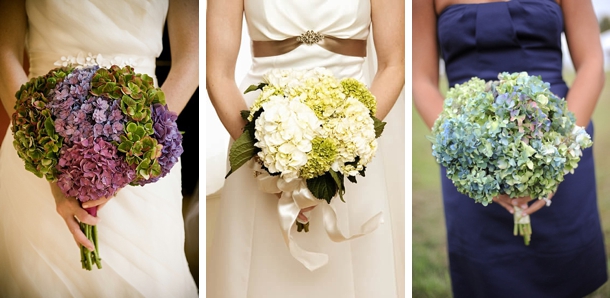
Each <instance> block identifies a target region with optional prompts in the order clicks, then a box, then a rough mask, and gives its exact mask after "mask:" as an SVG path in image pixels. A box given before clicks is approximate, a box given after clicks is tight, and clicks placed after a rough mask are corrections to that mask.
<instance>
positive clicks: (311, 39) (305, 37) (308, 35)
mask: <svg viewBox="0 0 610 298" xmlns="http://www.w3.org/2000/svg"><path fill="white" fill-rule="evenodd" d="M322 39H324V35H322V34H320V33H318V32H314V31H313V30H307V31H306V32H305V33H303V34H301V35H300V36H298V37H297V41H298V42H302V43H304V44H306V45H312V44H315V43H318V42H320V41H321V40H322Z"/></svg>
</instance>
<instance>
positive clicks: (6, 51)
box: [0, 0, 28, 117]
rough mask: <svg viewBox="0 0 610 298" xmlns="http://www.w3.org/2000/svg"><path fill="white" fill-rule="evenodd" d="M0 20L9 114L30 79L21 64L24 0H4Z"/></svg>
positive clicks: (2, 87) (0, 65)
mask: <svg viewBox="0 0 610 298" xmlns="http://www.w3.org/2000/svg"><path fill="white" fill-rule="evenodd" d="M0 20H2V21H0V98H1V99H2V104H3V106H4V109H5V110H6V112H7V114H8V115H9V117H10V115H12V114H13V112H14V111H15V102H16V101H17V99H16V98H15V93H16V92H17V91H18V90H19V88H20V87H21V85H22V84H23V83H25V82H27V80H28V78H27V75H26V74H25V72H24V71H23V64H22V63H23V52H24V48H25V32H26V28H27V16H26V12H25V1H18V0H15V1H1V2H0Z"/></svg>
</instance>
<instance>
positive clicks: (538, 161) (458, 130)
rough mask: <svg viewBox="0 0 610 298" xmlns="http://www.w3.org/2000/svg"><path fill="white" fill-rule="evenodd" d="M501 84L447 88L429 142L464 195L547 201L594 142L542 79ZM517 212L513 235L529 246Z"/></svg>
mask: <svg viewBox="0 0 610 298" xmlns="http://www.w3.org/2000/svg"><path fill="white" fill-rule="evenodd" d="M498 79H499V80H497V81H490V82H487V83H486V82H485V81H483V80H481V79H479V78H476V77H475V78H472V79H471V80H469V81H467V82H465V83H463V84H457V85H455V87H453V88H450V89H449V91H448V92H447V96H446V99H445V101H444V105H443V111H442V113H441V115H440V116H439V118H438V119H437V120H436V122H435V123H434V125H433V127H432V136H429V137H428V139H429V140H430V141H431V142H432V155H433V156H434V158H435V159H436V161H437V162H438V163H439V164H441V165H442V166H443V167H445V168H446V169H447V177H448V178H449V179H451V181H452V182H453V184H454V185H455V186H456V188H457V190H458V191H459V192H461V193H463V194H465V195H468V196H469V197H471V198H473V199H474V200H475V202H478V203H481V204H483V205H485V206H486V205H487V204H489V203H491V202H492V199H493V198H494V197H497V196H499V195H501V194H506V195H508V196H509V197H511V198H517V197H525V196H529V197H531V198H534V199H542V198H546V197H548V196H549V195H550V194H551V193H554V192H555V191H556V189H557V186H558V185H559V183H560V182H562V181H563V179H564V175H566V174H567V173H573V172H574V169H575V168H576V167H577V166H578V161H579V160H580V156H582V151H581V150H582V149H584V148H588V147H590V146H592V141H591V137H590V136H589V135H588V134H587V133H586V132H585V130H584V128H583V127H579V126H577V125H576V119H575V117H574V114H573V113H571V112H569V111H568V109H567V103H566V101H565V100H563V99H561V98H559V97H557V96H556V95H555V94H553V93H552V92H551V91H550V85H549V83H546V82H544V81H542V79H541V78H540V77H539V76H530V75H528V74H527V73H526V72H521V73H512V74H509V73H501V74H499V75H498ZM515 211H516V212H515V214H514V217H515V218H514V220H515V228H514V234H515V235H517V234H519V235H521V236H523V237H524V241H525V244H526V245H528V244H529V241H530V237H531V234H532V229H531V226H530V223H529V217H522V216H521V212H520V211H521V210H519V208H516V210H515Z"/></svg>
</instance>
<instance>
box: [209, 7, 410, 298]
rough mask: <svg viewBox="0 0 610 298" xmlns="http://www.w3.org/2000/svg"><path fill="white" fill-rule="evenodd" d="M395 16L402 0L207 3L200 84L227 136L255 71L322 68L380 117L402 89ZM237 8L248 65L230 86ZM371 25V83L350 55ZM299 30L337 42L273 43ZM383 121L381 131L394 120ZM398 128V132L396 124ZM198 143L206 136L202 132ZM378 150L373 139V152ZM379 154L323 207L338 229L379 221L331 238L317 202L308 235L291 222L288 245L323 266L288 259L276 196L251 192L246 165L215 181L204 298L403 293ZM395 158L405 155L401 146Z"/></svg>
mask: <svg viewBox="0 0 610 298" xmlns="http://www.w3.org/2000/svg"><path fill="white" fill-rule="evenodd" d="M403 12H404V2H402V1H385V2H382V1H378V0H373V1H369V0H342V1H322V0H313V1H305V2H298V1H282V0H248V1H243V0H231V1H220V0H215V1H208V7H207V23H206V28H207V40H206V45H207V57H206V59H207V60H206V66H207V74H206V80H207V87H208V88H207V89H208V93H209V96H210V99H211V101H212V104H213V105H214V107H215V109H216V112H217V114H218V117H219V118H220V120H221V122H222V123H223V125H224V126H225V128H226V130H227V131H228V132H229V135H230V136H231V138H232V139H236V138H237V137H238V136H239V135H240V134H241V132H242V131H241V129H242V127H243V126H244V124H245V123H244V122H243V121H242V119H241V117H240V113H239V111H240V110H245V109H248V106H249V105H250V104H251V103H252V102H253V100H254V99H255V98H256V96H257V95H258V94H256V93H255V92H252V93H248V94H246V95H243V91H244V90H245V89H246V88H247V87H248V86H249V85H251V84H258V83H259V82H261V81H262V76H263V74H265V73H266V72H268V71H269V70H271V69H274V68H298V69H311V68H314V67H325V68H327V69H330V70H331V71H332V72H333V73H334V74H335V76H337V77H339V78H345V77H353V78H356V79H359V80H361V81H364V82H366V83H367V85H368V86H369V87H370V89H371V92H372V93H373V94H374V95H375V96H376V98H377V101H378V108H377V114H376V117H378V118H381V119H383V118H385V117H386V115H387V114H388V113H389V112H390V110H391V109H392V106H393V105H394V103H395V102H396V100H397V98H398V97H399V94H400V91H401V89H402V87H403V85H404V13H403ZM244 14H245V17H246V20H247V26H248V31H249V35H250V37H251V39H252V40H253V42H252V54H253V58H252V66H251V68H250V70H249V71H248V73H247V75H246V77H245V79H244V80H243V81H242V83H241V84H240V85H239V86H238V85H237V84H236V82H235V79H234V76H235V67H236V59H237V55H238V52H239V45H240V36H241V31H242V17H243V15H244ZM371 24H372V33H373V34H372V35H373V37H374V46H375V50H376V53H377V60H376V62H377V63H378V71H377V72H376V73H375V75H374V78H372V80H366V78H367V70H366V68H365V66H366V65H365V63H366V61H367V59H366V58H365V57H364V56H365V54H364V55H363V54H357V53H358V52H362V50H365V48H367V45H365V43H362V42H361V41H366V40H367V38H368V37H369V34H370V33H371V32H370V31H371ZM308 30H313V31H316V32H319V33H321V34H324V35H326V36H329V37H331V36H332V37H333V38H339V39H341V40H342V41H339V43H338V44H336V46H335V47H334V48H333V47H330V48H329V47H328V44H324V45H323V44H321V43H320V44H314V45H305V44H303V45H299V46H297V47H296V48H294V49H292V50H291V51H282V50H281V48H280V46H279V45H277V44H276V45H277V46H274V43H277V42H278V41H282V40H285V39H289V38H292V37H295V36H299V35H301V34H302V33H304V32H306V31H308ZM346 40H347V41H346ZM355 40H360V41H355ZM346 43H351V45H346ZM261 45H262V46H261ZM269 45H270V46H269ZM372 45H373V44H372V42H371V40H369V44H368V51H365V52H368V54H369V55H370V54H372V53H374V52H372V51H371V49H372ZM354 53H356V54H354ZM368 58H371V57H368ZM388 122H389V124H388V126H390V127H391V126H393V125H396V124H397V123H398V122H392V121H388ZM389 131H391V129H389V130H387V131H386V132H384V135H382V137H381V139H380V141H381V142H383V139H384V138H391V135H390V134H386V133H387V132H389ZM398 131H400V134H402V131H403V130H402V128H400V129H398ZM399 136H400V135H399ZM400 139H401V140H402V138H400ZM207 141H208V142H212V141H214V140H211V139H209V138H208V139H207ZM383 146H384V145H383V144H382V145H380V148H381V149H380V150H383V148H382V147H383ZM379 153H380V152H378V156H377V157H376V159H375V160H374V161H373V162H372V163H371V164H370V165H369V167H367V175H366V177H364V178H361V179H358V183H357V184H351V183H349V184H348V185H346V187H347V190H346V195H345V201H346V202H347V203H343V202H341V201H340V200H333V203H331V204H332V205H333V206H334V207H335V208H336V209H337V210H338V217H339V221H340V223H339V225H340V227H341V229H342V230H344V231H348V233H349V234H354V233H356V231H358V230H359V229H360V227H361V226H362V224H363V223H364V222H365V221H366V220H367V219H369V218H371V217H372V216H373V215H375V214H377V213H379V212H380V211H381V212H382V214H383V217H384V221H385V223H384V224H381V225H380V226H379V227H378V228H377V229H376V230H375V231H373V232H371V233H370V234H367V235H365V236H363V237H361V238H358V239H354V240H350V241H345V242H339V243H335V242H332V241H331V240H329V238H328V235H327V234H326V232H325V231H324V224H323V220H322V211H321V210H320V209H322V208H318V207H316V208H314V209H313V210H312V211H311V213H310V214H309V220H310V221H311V225H310V231H309V232H308V233H297V232H296V228H295V227H294V226H293V227H292V230H293V231H292V235H293V237H294V238H295V243H297V245H299V246H300V247H302V248H303V249H305V250H307V251H314V252H319V253H322V254H325V255H327V256H328V261H327V263H323V264H320V265H321V267H319V268H312V267H311V266H306V265H305V264H303V263H301V262H300V261H299V260H297V258H294V257H293V256H292V255H291V253H290V250H289V249H288V247H287V246H286V244H285V242H284V240H283V238H282V234H281V230H280V228H279V218H278V209H277V208H278V199H277V197H276V196H275V195H273V194H266V193H263V192H260V191H259V190H258V187H257V184H256V180H255V178H254V176H253V173H252V169H251V168H250V167H249V166H243V167H241V168H240V169H239V170H237V171H236V172H234V173H233V174H232V175H231V176H230V177H229V178H228V179H227V180H226V181H225V183H224V187H223V189H222V194H221V198H220V207H219V211H218V214H217V216H216V217H217V218H218V220H217V222H216V224H215V226H216V230H215V232H214V239H213V240H212V244H211V248H210V252H209V259H208V264H207V273H206V276H207V296H208V297H399V296H402V295H404V290H403V289H402V286H403V280H402V279H403V277H402V276H401V274H400V272H401V268H402V267H404V263H401V262H400V261H398V259H400V257H399V256H400V255H401V253H400V252H398V251H397V250H400V248H398V249H397V248H395V247H400V245H397V243H395V239H393V233H394V232H395V230H400V227H398V226H393V225H392V223H393V221H394V220H393V218H392V217H391V215H393V213H392V212H395V211H397V210H392V208H390V207H391V205H392V204H393V203H395V201H397V200H402V199H403V197H401V196H395V194H396V189H399V188H401V187H402V185H401V184H400V185H396V184H390V183H389V182H388V181H391V180H390V179H392V177H384V176H385V174H384V173H385V172H386V171H385V170H384V166H383V156H381V154H379ZM398 154H400V155H404V152H399V153H398ZM224 170H225V169H224V168H223V169H217V170H216V171H217V173H215V174H216V175H222V176H224V174H225V173H226V172H224ZM403 171H404V170H403ZM207 172H208V173H210V171H209V170H208V171H207ZM402 182H403V181H400V183H402ZM324 204H325V203H324ZM402 206H404V205H402ZM399 211H400V213H402V210H399ZM398 217H399V216H398ZM314 267H315V266H314ZM308 268H309V269H308Z"/></svg>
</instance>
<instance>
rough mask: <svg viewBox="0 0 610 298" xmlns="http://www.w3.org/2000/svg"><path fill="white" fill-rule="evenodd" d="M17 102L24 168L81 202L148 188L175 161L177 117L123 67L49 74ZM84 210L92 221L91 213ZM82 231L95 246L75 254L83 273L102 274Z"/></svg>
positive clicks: (147, 83)
mask: <svg viewBox="0 0 610 298" xmlns="http://www.w3.org/2000/svg"><path fill="white" fill-rule="evenodd" d="M16 97H17V103H16V105H15V110H16V111H15V113H14V114H13V116H12V122H13V127H12V132H13V135H14V138H15V140H14V142H13V145H14V147H15V149H16V150H17V154H18V155H19V157H20V158H21V159H23V160H24V162H25V168H26V169H27V170H28V171H30V172H32V173H34V174H35V175H36V176H38V177H40V178H42V177H43V176H44V177H45V178H46V179H47V180H48V181H51V182H57V185H58V187H59V188H60V189H61V191H62V192H63V193H64V194H65V195H66V196H67V197H75V198H77V199H78V200H79V201H80V202H86V201H89V200H97V199H100V198H103V197H105V198H107V197H111V196H113V195H114V194H115V192H117V191H118V190H119V189H121V188H123V187H124V186H126V185H128V184H129V185H145V184H147V183H152V182H155V181H157V180H159V178H161V177H163V176H165V175H166V174H167V173H169V171H170V169H171V168H172V167H173V166H174V164H175V163H176V162H177V161H178V157H179V156H180V154H182V151H183V149H182V135H181V134H180V132H179V131H178V127H177V125H176V122H175V120H176V118H177V115H176V114H175V113H173V112H170V111H169V110H168V109H167V107H166V105H165V96H164V94H163V92H162V91H161V89H159V88H156V87H155V86H154V82H153V79H152V78H151V77H149V76H147V75H146V74H137V73H135V72H134V71H133V68H131V67H129V66H126V67H123V68H120V67H118V66H116V65H114V66H112V67H110V68H100V67H98V66H92V67H85V68H73V67H71V66H68V67H62V68H57V69H53V70H51V71H50V72H49V73H47V74H46V75H44V76H41V77H36V78H32V79H31V80H30V81H29V82H27V83H26V84H24V85H22V86H21V89H20V90H19V91H18V92H17V94H16ZM86 210H87V212H89V213H90V214H91V215H93V216H96V215H97V207H93V208H88V209H86ZM81 230H82V231H83V233H85V235H86V236H87V238H88V239H89V240H91V241H92V242H93V244H94V245H95V250H94V251H89V250H88V249H87V248H85V247H81V257H82V264H83V268H85V269H87V270H91V267H92V264H93V263H95V264H96V265H97V267H98V268H101V258H100V257H99V251H98V244H97V228H96V227H95V226H90V225H87V224H83V223H81Z"/></svg>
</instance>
